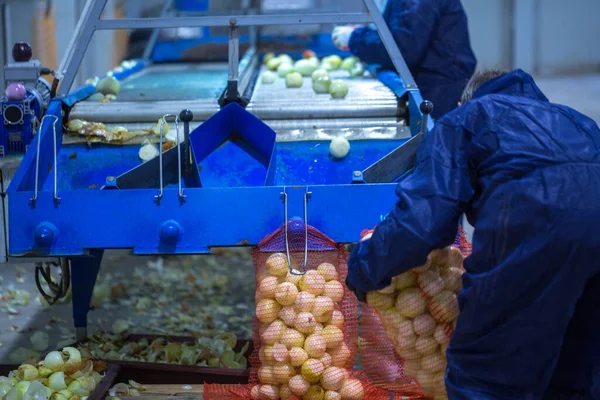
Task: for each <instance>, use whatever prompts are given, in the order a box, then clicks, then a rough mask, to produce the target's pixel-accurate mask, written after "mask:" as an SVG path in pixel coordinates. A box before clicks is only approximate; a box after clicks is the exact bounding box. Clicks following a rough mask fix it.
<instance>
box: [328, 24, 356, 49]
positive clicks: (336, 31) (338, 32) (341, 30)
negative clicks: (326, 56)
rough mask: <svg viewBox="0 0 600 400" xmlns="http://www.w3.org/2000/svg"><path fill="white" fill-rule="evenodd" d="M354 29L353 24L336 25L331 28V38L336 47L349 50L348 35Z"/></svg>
mask: <svg viewBox="0 0 600 400" xmlns="http://www.w3.org/2000/svg"><path fill="white" fill-rule="evenodd" d="M354 29H356V27H355V26H336V27H335V28H333V32H332V33H331V39H332V40H333V43H334V44H335V45H336V46H337V48H338V49H340V50H344V51H347V50H349V48H348V43H349V42H350V36H351V35H352V32H354Z"/></svg>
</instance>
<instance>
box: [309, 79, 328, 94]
mask: <svg viewBox="0 0 600 400" xmlns="http://www.w3.org/2000/svg"><path fill="white" fill-rule="evenodd" d="M312 88H313V90H314V92H315V93H317V94H327V93H329V88H331V78H329V77H328V76H322V77H320V78H318V79H317V80H316V81H313V84H312Z"/></svg>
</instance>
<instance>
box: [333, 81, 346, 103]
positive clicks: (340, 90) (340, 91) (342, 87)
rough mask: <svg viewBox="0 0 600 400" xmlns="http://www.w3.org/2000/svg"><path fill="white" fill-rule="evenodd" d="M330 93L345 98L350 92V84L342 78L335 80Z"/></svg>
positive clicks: (334, 96) (335, 97)
mask: <svg viewBox="0 0 600 400" xmlns="http://www.w3.org/2000/svg"><path fill="white" fill-rule="evenodd" d="M329 94H331V97H332V98H334V99H343V98H344V97H346V95H347V94H348V84H347V83H346V82H344V81H342V80H339V79H337V80H334V81H332V82H331V86H329Z"/></svg>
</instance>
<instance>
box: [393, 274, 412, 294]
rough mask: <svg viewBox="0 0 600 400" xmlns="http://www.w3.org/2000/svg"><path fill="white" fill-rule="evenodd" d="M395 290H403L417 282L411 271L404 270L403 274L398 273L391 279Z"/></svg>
mask: <svg viewBox="0 0 600 400" xmlns="http://www.w3.org/2000/svg"><path fill="white" fill-rule="evenodd" d="M392 282H393V284H394V285H395V286H396V289H397V290H404V289H406V288H409V287H413V286H415V285H416V284H417V277H416V276H415V273H414V272H413V271H406V272H404V273H403V274H400V275H398V276H397V277H395V278H394V279H393V280H392Z"/></svg>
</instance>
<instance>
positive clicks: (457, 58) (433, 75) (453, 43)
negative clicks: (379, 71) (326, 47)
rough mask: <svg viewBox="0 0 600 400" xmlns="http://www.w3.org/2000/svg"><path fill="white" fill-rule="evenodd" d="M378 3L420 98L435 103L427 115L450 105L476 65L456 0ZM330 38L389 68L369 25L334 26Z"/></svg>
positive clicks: (444, 110) (440, 112)
mask: <svg viewBox="0 0 600 400" xmlns="http://www.w3.org/2000/svg"><path fill="white" fill-rule="evenodd" d="M384 3H385V2H384ZM384 7H385V8H384V11H383V18H384V20H385V21H386V23H387V25H388V27H389V28H390V31H391V33H392V36H393V37H394V39H395V41H396V43H397V45H398V48H399V49H400V52H401V53H402V56H403V57H404V60H405V61H406V64H407V65H408V68H409V69H410V72H411V73H412V75H413V77H414V79H415V81H416V83H417V85H418V87H419V89H420V90H421V94H422V95H423V98H424V99H427V100H431V101H432V102H433V104H434V106H435V110H434V111H433V114H432V116H433V118H435V119H437V118H440V117H442V116H443V115H444V114H446V113H447V112H449V111H451V110H453V109H454V108H456V106H457V103H458V101H459V99H460V95H461V93H462V91H463V89H464V87H465V85H466V84H467V82H468V81H469V79H470V78H471V76H472V75H473V72H474V71H475V65H476V64H477V60H476V59H475V55H474V54H473V50H472V49H471V43H470V41H469V31H468V26H467V16H466V14H465V11H464V9H463V7H462V4H461V2H460V0H389V1H387V5H385V4H384ZM332 38H333V42H334V43H335V44H336V46H338V47H339V48H340V49H342V50H350V52H352V54H354V55H355V56H357V57H358V58H360V59H361V60H362V61H363V62H365V63H369V64H379V65H380V66H381V67H382V68H384V69H394V66H393V64H392V61H391V59H390V57H389V55H388V53H387V51H386V49H385V47H384V46H383V42H382V41H381V39H380V38H379V33H378V32H377V30H376V29H374V28H373V27H352V26H340V27H336V28H334V30H333V33H332Z"/></svg>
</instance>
